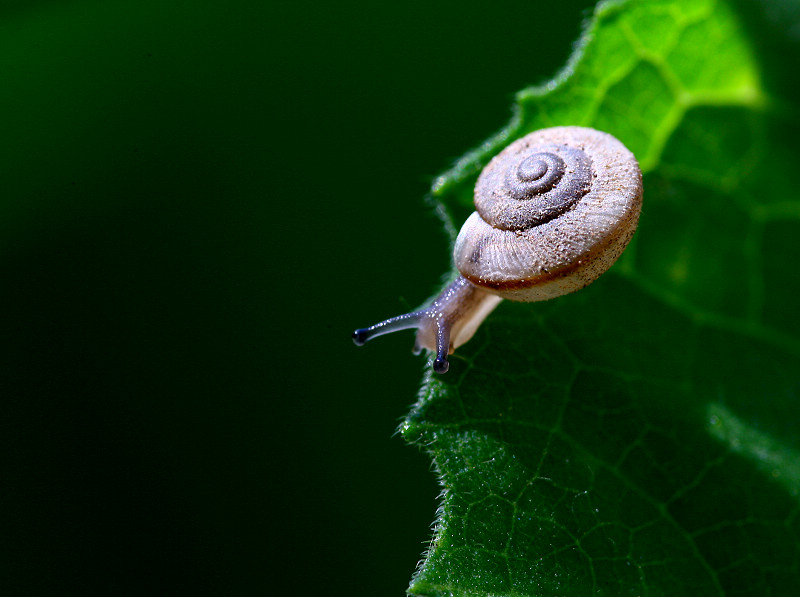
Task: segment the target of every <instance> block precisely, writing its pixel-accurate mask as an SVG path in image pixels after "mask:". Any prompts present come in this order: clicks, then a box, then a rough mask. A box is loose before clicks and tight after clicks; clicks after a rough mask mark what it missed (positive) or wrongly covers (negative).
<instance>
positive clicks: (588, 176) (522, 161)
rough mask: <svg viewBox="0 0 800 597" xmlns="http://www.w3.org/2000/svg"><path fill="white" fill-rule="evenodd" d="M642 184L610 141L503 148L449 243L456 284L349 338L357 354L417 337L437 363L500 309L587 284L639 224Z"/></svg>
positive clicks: (567, 134)
mask: <svg viewBox="0 0 800 597" xmlns="http://www.w3.org/2000/svg"><path fill="white" fill-rule="evenodd" d="M641 203H642V174H641V170H640V169H639V165H638V163H637V161H636V158H635V157H634V156H633V154H632V153H631V152H630V151H628V149H626V148H625V146H624V145H623V144H622V143H620V142H619V141H618V140H617V139H615V138H614V137H612V136H611V135H609V134H608V133H603V132H600V131H596V130H594V129H589V128H583V127H555V128H549V129H542V130H539V131H536V132H533V133H530V134H528V135H526V136H525V137H522V138H520V139H518V140H517V141H515V142H513V143H512V144H510V145H509V146H508V147H506V148H505V149H504V150H503V151H501V152H500V153H499V154H498V155H497V156H495V157H494V158H493V159H492V160H491V161H490V162H489V164H488V165H487V166H486V167H485V168H484V169H483V171H482V172H481V174H480V176H479V177H478V182H477V184H476V185H475V207H476V211H475V212H474V213H473V214H472V215H471V216H470V217H469V218H467V221H466V222H465V223H464V226H463V227H462V228H461V231H460V232H459V234H458V237H457V238H456V242H455V249H454V251H453V258H454V263H455V265H456V268H457V269H458V271H459V273H460V275H459V277H458V278H457V279H456V280H455V281H454V282H453V283H452V284H450V285H449V286H448V287H447V288H445V290H444V291H442V293H441V294H440V295H439V297H437V298H436V299H435V300H434V301H433V303H431V305H430V306H428V307H427V308H425V309H422V310H420V311H414V312H412V313H407V314H405V315H400V316H398V317H393V318H391V319H387V320H386V321H383V322H381V323H378V324H376V325H373V326H371V327H369V328H363V329H359V330H356V331H355V332H354V333H353V340H354V341H355V342H356V344H359V345H361V344H363V343H364V342H366V341H367V340H370V339H371V338H373V337H376V336H379V335H382V334H385V333H389V332H393V331H396V330H399V329H406V328H417V341H416V345H415V349H416V350H417V351H418V350H419V349H421V348H427V349H429V350H432V351H434V352H435V353H436V357H435V359H434V363H433V368H434V370H435V371H437V372H439V373H444V372H446V371H447V370H448V368H449V363H448V361H447V355H448V354H450V353H452V352H453V350H455V348H457V347H458V346H460V345H461V344H464V343H465V342H466V341H467V340H469V339H470V338H471V337H472V335H473V334H474V333H475V330H476V329H477V328H478V326H479V325H480V323H481V322H482V321H483V320H484V319H485V318H486V316H487V315H488V314H489V313H490V312H491V311H492V310H493V309H494V308H495V307H496V306H497V305H498V304H499V303H500V301H501V300H502V299H504V298H505V299H509V300H513V301H525V302H532V301H542V300H547V299H551V298H555V297H557V296H561V295H564V294H568V293H570V292H574V291H576V290H579V289H581V288H583V287H585V286H587V285H589V284H591V283H592V282H593V281H594V280H596V279H597V278H598V277H599V276H600V275H601V274H603V273H604V272H605V271H606V270H608V268H610V267H611V265H613V263H614V262H615V261H616V260H617V258H618V257H619V256H620V255H621V254H622V252H623V251H624V250H625V247H626V246H627V245H628V242H629V241H630V239H631V237H632V236H633V233H634V232H635V230H636V226H637V223H638V220H639V212H640V211H641Z"/></svg>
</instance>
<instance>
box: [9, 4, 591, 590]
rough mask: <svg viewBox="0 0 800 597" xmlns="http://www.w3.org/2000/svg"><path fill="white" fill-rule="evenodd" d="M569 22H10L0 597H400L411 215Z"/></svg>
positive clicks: (22, 7) (425, 232)
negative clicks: (380, 328)
mask: <svg viewBox="0 0 800 597" xmlns="http://www.w3.org/2000/svg"><path fill="white" fill-rule="evenodd" d="M589 4H590V3H589V2H588V0H583V1H578V2H560V3H552V2H546V3H545V2H519V1H518V2H512V1H508V0H496V1H494V2H491V3H485V2H470V3H465V2H459V1H455V0H452V1H451V0H448V1H445V2H436V3H430V2H425V1H422V0H412V1H409V0H404V1H402V2H400V1H398V2H381V3H376V2H366V1H359V2H339V3H317V4H310V3H304V2H295V1H292V2H290V1H286V2H275V1H267V2H266V3H264V2H256V1H255V0H251V1H243V0H227V1H225V2H222V1H218V2H208V1H201V0H193V1H172V2H165V1H164V0H158V1H152V0H147V1H143V0H138V1H136V2H133V1H131V2H123V1H117V0H102V1H86V0H81V1H78V0H74V1H70V0H62V1H59V2H56V1H52V2H44V1H40V2H35V1H33V0H27V1H25V2H4V3H3V4H2V8H0V113H1V114H2V117H1V118H0V168H1V169H2V170H1V171H2V176H1V177H0V180H2V184H0V193H2V206H3V209H2V217H1V218H0V264H1V265H0V268H2V269H1V270H0V271H1V272H2V280H3V287H4V291H3V292H2V295H0V296H1V297H2V298H0V301H1V302H0V326H2V327H1V328H0V334H2V336H1V339H2V343H0V346H2V351H3V352H2V355H0V357H1V358H0V367H1V368H2V374H1V375H0V384H1V385H0V392H1V396H2V402H0V409H2V413H1V414H0V466H1V467H2V468H1V469H0V550H1V551H0V592H2V593H3V594H4V595H87V594H103V595H119V594H136V595H143V594H159V593H160V594H187V595H189V594H192V595H194V594H211V595H260V594H278V593H288V594H299V595H306V594H307V595H318V594H325V595H345V594H346V595H393V594H394V595H398V594H402V592H403V590H404V589H405V587H406V585H407V583H408V580H409V578H410V575H411V573H412V571H413V570H414V566H415V564H416V562H417V560H418V559H419V557H420V554H421V552H422V549H423V542H424V540H426V539H427V538H428V537H429V535H430V524H431V522H432V520H433V517H434V511H435V508H436V505H437V502H436V499H435V498H436V494H437V493H438V489H437V487H436V484H435V480H434V478H433V475H432V474H431V473H430V471H429V468H430V462H429V459H428V458H427V457H426V456H425V455H423V454H420V453H419V452H418V451H417V450H416V449H415V448H410V447H407V446H405V445H403V442H402V441H401V440H400V439H399V437H397V436H394V437H393V433H394V431H395V427H396V425H397V422H398V419H399V417H401V416H402V415H403V414H404V413H405V412H406V410H407V407H408V405H409V404H410V403H412V402H413V401H414V399H415V395H416V391H417V386H418V381H419V378H420V372H421V370H422V364H423V361H422V359H421V357H413V356H412V355H411V354H410V349H411V344H412V337H411V334H410V333H406V334H398V335H397V337H388V338H385V339H381V340H380V341H379V342H376V343H374V344H370V346H368V347H366V348H364V349H361V350H358V349H356V348H355V347H354V346H353V345H352V343H351V342H350V340H349V333H350V331H351V330H352V328H354V327H357V326H362V325H368V324H370V323H374V322H375V321H377V320H379V319H382V318H384V317H387V316H390V315H394V314H397V313H399V312H400V311H403V310H405V309H408V308H410V307H413V306H416V305H417V304H419V303H420V302H422V301H423V300H424V299H425V298H426V297H427V296H428V295H429V294H430V293H432V292H433V291H435V290H436V288H437V286H438V284H439V280H440V277H441V276H442V275H443V274H444V273H446V272H447V270H448V268H449V255H448V248H447V246H448V245H447V239H446V237H445V235H444V233H443V231H442V228H441V225H440V223H439V222H438V220H437V219H436V218H435V216H434V215H433V213H432V212H431V210H430V208H429V207H427V206H426V204H425V202H424V195H425V193H426V191H427V189H428V188H429V184H430V181H431V179H432V177H433V176H434V175H436V174H437V173H439V172H440V171H442V170H443V169H445V168H446V167H447V166H448V165H449V164H450V163H451V161H452V160H453V159H455V158H456V157H458V156H459V155H460V154H461V153H463V152H464V151H465V150H467V149H469V148H471V147H472V146H474V145H476V144H478V143H479V142H481V141H482V140H483V139H484V138H485V137H487V136H488V135H490V134H491V133H493V132H494V131H495V130H497V129H498V128H500V127H501V126H502V125H503V124H505V122H506V121H507V119H508V117H509V115H510V111H509V109H510V105H511V100H512V95H513V92H514V91H516V90H517V89H519V88H522V87H524V86H526V85H529V84H532V83H537V82H540V81H542V80H544V79H546V78H548V77H549V76H551V75H552V74H554V73H555V72H556V70H557V69H558V68H560V67H561V65H562V64H563V63H564V61H565V60H566V58H567V56H568V54H569V51H570V48H571V44H572V42H573V40H574V39H576V38H577V36H578V33H579V31H580V23H581V20H582V18H583V17H584V16H586V13H585V12H583V11H584V10H585V8H586V7H587V6H588V5H589Z"/></svg>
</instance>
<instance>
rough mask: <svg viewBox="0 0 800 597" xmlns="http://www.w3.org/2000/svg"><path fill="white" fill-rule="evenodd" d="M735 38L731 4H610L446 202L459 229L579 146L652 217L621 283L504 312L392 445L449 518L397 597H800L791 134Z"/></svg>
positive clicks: (799, 322) (756, 59) (448, 184)
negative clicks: (484, 176) (536, 167)
mask: <svg viewBox="0 0 800 597" xmlns="http://www.w3.org/2000/svg"><path fill="white" fill-rule="evenodd" d="M747 25H748V23H746V22H745V19H744V18H743V17H742V15H741V14H740V13H739V12H738V11H737V9H736V7H733V6H731V5H729V4H727V3H725V2H723V1H714V0H704V1H697V0H673V1H664V2H658V1H656V2H654V1H649V2H633V1H632V2H613V3H606V4H603V5H601V6H600V7H599V8H598V9H597V10H596V13H595V15H594V17H593V19H592V21H591V22H590V23H589V24H588V25H587V28H586V30H585V34H584V36H583V38H582V40H581V42H580V44H579V46H578V47H577V48H576V51H575V53H574V55H573V59H572V60H571V61H570V63H569V64H568V65H567V67H566V68H565V69H564V70H563V71H562V72H561V74H560V75H559V76H557V77H556V78H555V80H554V81H553V82H552V83H550V84H548V85H546V86H544V87H539V88H535V89H528V90H525V91H522V92H521V93H519V94H518V96H517V105H516V110H515V115H514V118H513V119H512V122H511V123H510V124H509V126H508V127H507V128H506V129H505V130H503V131H502V132H501V133H499V134H498V135H497V136H495V137H494V138H492V139H490V140H489V141H487V142H486V143H485V144H484V145H483V146H482V147H480V148H478V149H477V150H476V151H474V152H472V153H470V154H468V155H466V156H465V157H464V158H463V159H462V160H461V161H460V162H458V163H457V164H456V166H455V167H454V168H453V170H451V171H450V172H448V173H446V174H445V175H443V176H442V177H440V178H439V179H438V180H437V181H436V183H435V185H434V191H433V195H434V197H435V199H436V200H437V201H438V202H439V204H440V207H441V212H442V213H443V215H444V218H445V224H446V226H447V227H448V229H449V230H451V231H453V230H456V225H457V223H460V222H461V221H463V220H464V219H465V217H466V215H467V214H468V213H469V212H470V211H472V207H471V206H472V188H473V186H474V183H475V179H476V177H477V173H478V172H479V171H480V169H481V167H482V166H483V165H484V164H485V163H486V162H487V161H488V159H490V158H491V156H492V155H494V154H495V153H497V151H499V149H501V148H502V147H504V146H505V145H506V144H508V143H509V142H510V141H511V140H513V139H515V138H517V137H519V136H522V135H524V134H526V133H528V132H530V131H533V130H536V129H540V128H544V127H549V126H557V125H582V126H590V127H594V128H597V129H601V130H605V131H607V132H609V133H611V134H613V135H614V136H616V137H617V138H619V139H620V140H621V141H622V142H623V143H625V145H627V147H628V148H629V149H631V150H632V151H633V152H634V153H635V154H636V156H637V157H638V159H639V160H640V163H641V165H642V169H643V172H644V174H645V178H644V187H645V198H644V208H643V211H642V216H641V220H640V226H639V231H638V232H637V235H636V237H635V239H634V242H633V243H632V245H631V246H630V247H629V248H628V250H627V251H626V253H625V254H624V256H623V257H622V259H621V260H620V261H619V262H618V263H617V264H616V265H615V267H614V268H612V273H609V274H608V275H606V276H604V277H603V278H601V279H600V280H599V281H598V282H596V283H595V284H593V285H592V286H590V287H589V288H587V289H585V290H583V291H581V292H579V293H576V294H573V295H569V296H566V297H562V298H560V299H557V300H554V301H549V302H546V303H535V304H521V303H519V304H512V303H509V302H505V303H503V304H502V305H501V306H500V307H499V308H498V310H497V311H496V312H495V313H494V314H493V315H492V316H490V318H489V320H488V321H487V323H485V324H484V325H483V327H482V328H481V329H480V330H479V332H478V333H477V334H476V336H475V338H474V339H473V340H472V341H471V342H470V343H468V344H467V345H465V346H463V347H462V348H460V349H459V350H458V352H457V353H456V354H455V355H453V357H452V359H451V370H450V373H448V374H447V375H444V376H437V375H434V374H432V373H431V372H430V371H428V372H427V374H426V377H425V379H424V383H423V386H422V390H421V393H420V398H419V401H418V403H417V404H416V405H415V406H414V408H413V410H412V412H411V413H410V414H409V416H408V418H407V419H406V421H405V422H404V424H403V426H402V433H403V435H404V437H405V438H406V439H407V440H409V441H411V442H414V443H417V444H418V445H420V446H422V447H423V448H424V449H425V450H426V451H428V452H429V453H430V455H431V456H432V458H433V461H434V465H435V468H436V470H437V472H438V474H439V475H440V479H441V484H442V486H443V497H442V504H441V507H440V511H439V516H438V520H437V523H436V528H435V535H434V538H433V541H432V544H431V546H430V549H429V551H428V553H427V554H426V557H425V559H424V561H423V562H422V563H421V565H420V568H419V570H418V571H417V573H416V575H415V576H414V578H413V580H412V583H411V586H410V588H409V592H410V593H412V594H415V595H435V596H440V595H452V596H462V595H463V596H466V595H495V596H500V595H509V596H510V595H515V596H516V595H590V594H593V595H651V596H652V595H723V594H724V595H732V594H747V595H768V594H771V595H786V594H793V591H794V590H795V589H796V587H797V586H800V519H798V512H799V511H800V500H799V499H798V497H799V496H800V434H798V424H797V422H798V421H800V310H798V309H796V303H797V299H796V297H797V296H798V291H800V273H798V268H797V267H796V265H795V260H796V257H797V256H799V255H800V201H799V197H798V189H797V186H796V184H795V183H794V182H793V178H794V175H795V171H796V169H797V166H796V165H797V164H800V150H799V149H798V144H797V143H796V142H794V141H793V139H796V138H797V134H798V132H800V131H799V130H798V125H797V122H798V120H797V114H796V112H795V108H794V105H793V104H792V103H791V102H790V101H788V100H787V98H785V97H781V96H780V95H779V94H778V93H777V92H774V91H773V90H772V89H770V88H769V86H768V85H767V84H765V83H764V82H763V80H762V79H763V77H762V73H763V71H764V69H765V61H766V60H767V59H766V58H765V57H764V56H763V55H762V54H761V53H760V51H759V49H758V48H757V47H756V44H755V43H754V42H753V41H752V39H753V38H752V37H751V32H750V30H748V29H746V27H747ZM787 62H788V60H787ZM795 66H796V65H795ZM773 70H774V65H773ZM789 70H790V69H787V76H796V72H795V73H794V74H793V75H792V74H791V73H789V72H788V71H789Z"/></svg>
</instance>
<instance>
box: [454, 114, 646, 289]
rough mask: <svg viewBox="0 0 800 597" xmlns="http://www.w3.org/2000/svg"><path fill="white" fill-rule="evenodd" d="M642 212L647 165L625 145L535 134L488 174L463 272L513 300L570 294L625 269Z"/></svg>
mask: <svg viewBox="0 0 800 597" xmlns="http://www.w3.org/2000/svg"><path fill="white" fill-rule="evenodd" d="M641 204H642V174H641V171H640V170H639V164H638V163H637V162H636V158H635V157H634V156H633V154H632V153H631V152H630V151H628V150H627V149H626V148H625V146H624V145H622V143H620V142H619V141H617V139H615V138H614V137H612V136H611V135H609V134H607V133H602V132H600V131H596V130H594V129H588V128H581V127H556V128H551V129H544V130H540V131H536V132H534V133H531V134H529V135H527V136H525V137H523V138H521V139H519V140H517V141H515V142H514V143H512V144H511V145H509V146H508V147H507V148H506V149H504V150H503V151H502V152H501V153H500V154H498V155H497V156H496V157H495V158H494V159H492V161H491V162H489V165H487V166H486V168H485V169H484V170H483V172H482V173H481V175H480V177H479V178H478V183H477V185H476V186H475V207H476V208H477V211H476V212H475V213H473V214H472V215H471V216H470V217H469V218H468V219H467V221H466V223H465V224H464V226H463V227H462V228H461V232H460V233H459V235H458V238H457V239H456V245H455V251H454V258H455V264H456V267H457V268H458V270H459V272H460V273H461V275H462V276H464V277H465V278H466V279H467V280H469V281H470V282H472V283H473V284H475V285H477V286H479V287H481V288H483V289H484V290H487V291H489V292H493V293H496V294H499V295H500V296H502V297H503V298H507V299H510V300H516V301H540V300H545V299H550V298H553V297H556V296H560V295H562V294H567V293H569V292H573V291H575V290H579V289H580V288H583V287H584V286H586V285H588V284H590V283H591V282H593V281H594V280H596V279H597V278H598V277H599V276H600V274H602V273H603V272H605V271H606V270H607V269H608V268H609V267H611V265H612V264H613V263H614V261H616V259H617V258H618V257H619V256H620V254H621V253H622V251H623V250H624V249H625V247H626V246H627V244H628V242H629V241H630V239H631V237H632V236H633V233H634V231H635V230H636V225H637V222H638V220H639V212H640V209H641Z"/></svg>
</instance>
